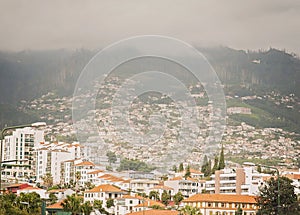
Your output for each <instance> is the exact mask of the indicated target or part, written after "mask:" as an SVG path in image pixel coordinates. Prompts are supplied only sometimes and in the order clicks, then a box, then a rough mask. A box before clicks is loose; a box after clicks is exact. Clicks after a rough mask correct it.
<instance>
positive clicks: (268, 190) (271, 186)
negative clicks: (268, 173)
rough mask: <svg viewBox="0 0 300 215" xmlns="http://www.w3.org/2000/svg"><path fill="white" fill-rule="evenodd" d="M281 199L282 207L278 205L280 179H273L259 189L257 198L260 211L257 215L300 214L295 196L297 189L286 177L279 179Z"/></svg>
mask: <svg viewBox="0 0 300 215" xmlns="http://www.w3.org/2000/svg"><path fill="white" fill-rule="evenodd" d="M279 184H280V187H279V188H280V190H279V197H280V205H278V179H276V180H275V179H274V178H271V179H270V180H269V181H267V182H266V184H265V185H264V186H262V187H260V189H259V195H258V197H257V198H256V200H257V205H258V207H259V210H258V212H257V214H259V215H262V214H277V209H278V208H279V215H284V214H293V215H297V214H300V213H299V211H300V209H299V202H298V200H297V195H296V194H295V190H294V189H295V187H294V186H293V185H292V180H290V179H288V178H286V177H279Z"/></svg>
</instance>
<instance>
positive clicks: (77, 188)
mask: <svg viewBox="0 0 300 215" xmlns="http://www.w3.org/2000/svg"><path fill="white" fill-rule="evenodd" d="M80 178H81V173H80V172H79V171H77V172H76V173H75V181H76V182H75V184H76V192H78V191H79V180H80Z"/></svg>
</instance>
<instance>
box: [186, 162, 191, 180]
mask: <svg viewBox="0 0 300 215" xmlns="http://www.w3.org/2000/svg"><path fill="white" fill-rule="evenodd" d="M188 177H191V168H190V165H188V166H187V167H186V169H185V174H184V178H185V179H187V178H188Z"/></svg>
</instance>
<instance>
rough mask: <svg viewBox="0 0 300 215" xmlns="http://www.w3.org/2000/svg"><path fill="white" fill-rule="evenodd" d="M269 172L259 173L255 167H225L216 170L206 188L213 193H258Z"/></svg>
mask: <svg viewBox="0 0 300 215" xmlns="http://www.w3.org/2000/svg"><path fill="white" fill-rule="evenodd" d="M265 176H269V175H268V174H264V173H258V172H257V171H256V170H255V169H254V168H253V167H243V168H236V169H223V170H217V171H215V174H213V175H212V176H211V180H209V181H206V183H205V189H206V191H207V192H208V193H211V194H238V195H256V194H257V193H258V188H259V186H260V185H261V184H262V182H263V177H265Z"/></svg>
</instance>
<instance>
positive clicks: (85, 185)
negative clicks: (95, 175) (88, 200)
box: [84, 181, 95, 190]
mask: <svg viewBox="0 0 300 215" xmlns="http://www.w3.org/2000/svg"><path fill="white" fill-rule="evenodd" d="M94 187H95V185H94V184H92V182H90V181H87V182H85V183H84V189H85V190H90V189H93V188H94Z"/></svg>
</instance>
